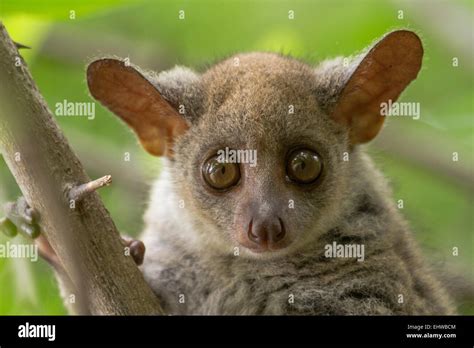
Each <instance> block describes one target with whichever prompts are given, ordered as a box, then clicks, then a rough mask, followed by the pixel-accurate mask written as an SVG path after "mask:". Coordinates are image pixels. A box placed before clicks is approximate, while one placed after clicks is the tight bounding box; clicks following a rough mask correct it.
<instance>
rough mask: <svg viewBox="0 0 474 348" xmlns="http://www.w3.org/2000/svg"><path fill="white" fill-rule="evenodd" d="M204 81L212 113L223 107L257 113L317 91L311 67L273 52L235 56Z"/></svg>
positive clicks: (222, 63) (290, 103)
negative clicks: (261, 109)
mask: <svg viewBox="0 0 474 348" xmlns="http://www.w3.org/2000/svg"><path fill="white" fill-rule="evenodd" d="M203 81H204V86H205V89H206V94H207V109H208V110H211V111H213V112H215V111H216V109H219V108H221V107H223V106H229V107H234V108H239V107H240V108H243V109H247V110H248V111H257V110H259V109H260V108H261V107H262V106H263V105H265V107H264V109H265V110H269V109H270V107H271V106H284V105H285V104H286V105H287V106H288V105H294V104H296V103H298V102H299V100H300V99H301V98H305V97H306V96H309V95H310V94H313V95H314V90H315V76H314V72H313V69H312V68H311V67H309V66H308V65H306V64H304V63H302V62H299V61H297V60H295V59H292V58H286V57H282V56H280V55H277V54H272V53H249V54H239V55H235V56H233V57H231V58H229V59H227V60H225V61H223V62H221V63H219V64H217V65H216V66H214V67H213V68H211V69H210V70H209V71H207V72H206V73H205V74H204V76H203ZM226 104H227V105H226Z"/></svg>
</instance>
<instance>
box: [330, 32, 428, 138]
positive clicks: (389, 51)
mask: <svg viewBox="0 0 474 348" xmlns="http://www.w3.org/2000/svg"><path fill="white" fill-rule="evenodd" d="M422 57H423V47H422V44H421V41H420V39H419V37H418V36H417V35H416V34H415V33H413V32H411V31H407V30H398V31H394V32H391V33H389V34H387V35H386V36H384V37H383V38H382V39H381V40H380V41H378V42H377V43H376V44H375V45H374V46H372V47H371V48H370V49H369V51H368V52H367V53H366V54H365V56H363V57H362V59H361V60H360V63H359V64H358V65H357V66H356V67H352V69H353V72H352V74H351V75H350V77H349V79H348V80H347V82H346V84H345V86H344V87H343V89H342V92H341V93H340V95H339V98H338V101H337V103H336V105H335V108H334V109H333V111H332V117H333V119H334V120H336V121H337V122H340V123H342V124H344V125H346V126H347V127H349V135H350V141H351V144H353V145H355V144H358V143H365V142H367V141H369V140H371V139H372V138H374V137H375V136H376V135H377V133H378V132H379V131H380V129H381V127H382V124H383V121H384V119H385V117H384V116H382V115H381V109H382V108H381V104H382V103H384V102H388V101H389V100H391V101H392V102H395V100H397V98H398V96H399V95H400V93H401V92H402V91H403V90H404V89H405V88H406V87H407V86H408V84H409V83H410V82H411V81H412V80H414V79H415V78H416V76H417V74H418V71H419V70H420V68H421V61H422Z"/></svg>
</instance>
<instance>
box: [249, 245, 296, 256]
mask: <svg viewBox="0 0 474 348" xmlns="http://www.w3.org/2000/svg"><path fill="white" fill-rule="evenodd" d="M240 246H241V247H242V249H243V250H244V254H245V255H247V256H248V257H253V258H259V259H274V258H278V257H282V256H285V255H288V254H289V253H291V252H292V251H293V250H294V248H293V247H294V245H293V243H287V244H285V245H278V246H271V245H265V246H254V245H252V246H248V245H242V244H241V245H240Z"/></svg>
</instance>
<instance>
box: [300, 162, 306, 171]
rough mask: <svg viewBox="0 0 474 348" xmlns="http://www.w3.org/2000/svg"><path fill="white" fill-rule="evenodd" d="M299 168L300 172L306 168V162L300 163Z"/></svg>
mask: <svg viewBox="0 0 474 348" xmlns="http://www.w3.org/2000/svg"><path fill="white" fill-rule="evenodd" d="M300 167H301V170H304V169H305V167H306V162H305V161H301V162H300Z"/></svg>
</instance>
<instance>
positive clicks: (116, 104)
mask: <svg viewBox="0 0 474 348" xmlns="http://www.w3.org/2000/svg"><path fill="white" fill-rule="evenodd" d="M87 82H88V86H89V90H90V92H91V94H92V96H93V97H94V98H96V99H97V100H99V101H100V102H101V103H102V104H103V105H104V106H105V107H107V108H108V109H109V110H111V111H112V112H113V113H114V114H116V115H117V116H119V117H120V118H121V119H122V120H124V121H125V122H126V123H127V124H128V125H129V126H130V127H131V128H132V129H133V130H134V131H135V133H136V134H137V136H138V138H139V139H140V142H141V144H142V145H143V147H144V148H145V149H146V150H147V151H148V152H149V153H150V154H152V155H155V156H162V155H167V156H171V155H172V151H171V148H172V145H173V141H174V138H175V137H176V136H178V135H180V134H182V133H184V132H185V131H186V130H187V129H188V127H189V126H188V124H187V123H186V121H185V120H184V119H183V118H182V117H181V116H180V115H179V114H178V112H177V111H176V110H175V109H174V108H173V107H172V106H171V105H170V104H169V103H168V102H167V101H166V100H165V99H163V97H162V96H161V95H160V93H159V92H158V90H157V89H156V88H155V86H153V85H152V84H151V83H150V82H149V81H148V80H147V79H146V78H145V77H144V76H143V75H142V74H141V73H140V72H138V71H137V70H136V69H134V68H133V67H131V66H126V65H125V64H124V62H122V61H119V60H115V59H103V60H98V61H95V62H93V63H92V64H90V65H89V68H88V69H87Z"/></svg>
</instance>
